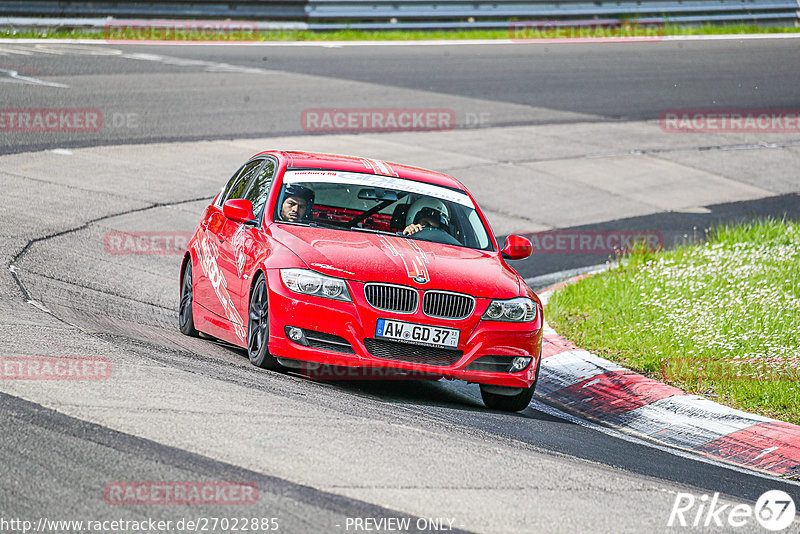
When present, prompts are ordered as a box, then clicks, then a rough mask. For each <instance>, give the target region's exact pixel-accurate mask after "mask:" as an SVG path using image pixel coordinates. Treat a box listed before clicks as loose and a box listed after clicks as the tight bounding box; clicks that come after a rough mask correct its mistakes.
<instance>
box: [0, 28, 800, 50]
mask: <svg viewBox="0 0 800 534" xmlns="http://www.w3.org/2000/svg"><path fill="white" fill-rule="evenodd" d="M762 39H800V32H798V33H746V34H738V35H737V34H733V35H667V36H664V37H660V38H655V39H654V38H647V39H643V38H640V37H632V38H620V39H602V38H601V39H591V38H587V39H527V40H526V39H449V40H446V39H442V40H431V41H137V40H131V41H127V40H125V41H120V40H110V41H107V40H103V39H0V43H3V44H15V43H16V44H34V43H35V44H41V43H50V44H95V45H161V46H250V47H253V46H255V47H298V46H301V47H317V48H340V47H348V46H474V45H480V46H485V45H553V44H595V45H596V44H606V43H645V42H647V43H660V42H665V41H737V40H762Z"/></svg>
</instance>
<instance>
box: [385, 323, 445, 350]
mask: <svg viewBox="0 0 800 534" xmlns="http://www.w3.org/2000/svg"><path fill="white" fill-rule="evenodd" d="M460 333H461V331H460V330H458V329H457V328H443V327H441V326H428V325H425V324H414V323H404V322H403V321H394V320H392V319H378V325H377V326H376V327H375V337H376V338H382V339H391V340H394V341H400V342H403V343H411V344H414V345H425V346H426V347H437V348H442V349H456V348H458V337H459V334H460Z"/></svg>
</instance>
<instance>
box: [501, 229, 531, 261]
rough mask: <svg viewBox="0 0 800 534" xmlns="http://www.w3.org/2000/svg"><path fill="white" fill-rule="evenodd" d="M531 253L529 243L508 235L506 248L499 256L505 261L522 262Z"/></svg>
mask: <svg viewBox="0 0 800 534" xmlns="http://www.w3.org/2000/svg"><path fill="white" fill-rule="evenodd" d="M532 253H533V245H532V244H531V242H530V241H528V240H527V239H525V238H524V237H522V236H519V235H510V236H508V237H507V238H506V246H504V247H503V250H501V251H500V254H502V255H503V257H504V258H505V259H507V260H522V259H525V258H527V257H528V256H530V255H531V254H532Z"/></svg>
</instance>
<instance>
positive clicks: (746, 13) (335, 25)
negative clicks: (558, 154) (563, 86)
mask: <svg viewBox="0 0 800 534" xmlns="http://www.w3.org/2000/svg"><path fill="white" fill-rule="evenodd" d="M0 16H2V17H115V18H138V19H141V18H153V17H163V18H172V19H187V18H188V19H234V20H259V21H289V20H290V21H295V22H296V23H299V24H300V25H301V27H302V28H305V27H307V28H308V29H312V30H315V29H318V30H330V29H346V28H352V29H367V30H370V29H376V30H377V29H392V28H394V29H415V28H418V29H436V28H442V29H461V28H464V29H465V28H509V27H511V25H512V24H517V25H519V24H521V23H523V21H528V20H531V21H551V20H554V19H555V20H559V21H564V22H566V23H569V24H572V25H575V26H581V25H593V24H598V23H599V21H598V20H597V19H600V18H603V19H606V22H608V21H616V22H617V23H619V21H620V20H621V19H626V20H629V21H631V22H634V23H635V22H653V19H656V18H657V19H659V20H667V21H669V22H670V23H676V24H681V23H686V24H696V23H705V22H740V23H741V22H745V23H746V22H752V23H756V24H757V23H762V24H775V23H784V24H786V23H789V24H795V25H798V22H800V0H690V1H682V0H597V1H593V2H590V1H586V0H473V1H468V0H230V1H228V2H222V1H220V0H172V1H169V0H161V1H150V2H147V1H141V0H129V1H126V0H116V1H113V2H112V1H107V2H89V1H69V0H67V1H64V0H61V1H54V0H27V1H23V2H21V1H8V0H0ZM9 20H12V19H4V22H3V24H4V25H8V24H9ZM28 20H30V19H28ZM514 21H516V22H514ZM33 25H35V24H33Z"/></svg>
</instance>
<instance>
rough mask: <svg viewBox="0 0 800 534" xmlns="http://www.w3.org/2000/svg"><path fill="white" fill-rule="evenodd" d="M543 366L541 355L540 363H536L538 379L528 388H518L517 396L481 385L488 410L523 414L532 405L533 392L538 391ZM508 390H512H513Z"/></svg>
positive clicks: (499, 388) (494, 387)
mask: <svg viewBox="0 0 800 534" xmlns="http://www.w3.org/2000/svg"><path fill="white" fill-rule="evenodd" d="M541 365H542V356H541V354H540V355H539V361H538V362H536V378H534V380H533V384H531V385H530V387H527V388H521V389H519V388H517V389H518V393H515V394H511V395H508V394H503V393H506V391H503V389H505V388H502V387H498V386H488V385H486V384H481V398H482V399H483V403H484V404H485V405H486V407H487V408H490V409H492V410H500V411H503V412H521V411H522V410H524V409H525V408H527V407H528V404H530V403H531V399H532V398H533V392H534V391H535V390H536V383H537V382H539V369H540V367H541ZM508 389H509V390H510V389H512V388H508ZM500 391H502V393H500Z"/></svg>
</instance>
